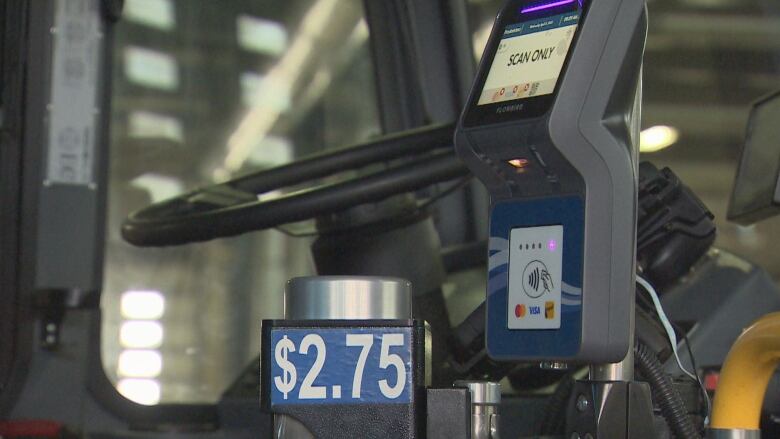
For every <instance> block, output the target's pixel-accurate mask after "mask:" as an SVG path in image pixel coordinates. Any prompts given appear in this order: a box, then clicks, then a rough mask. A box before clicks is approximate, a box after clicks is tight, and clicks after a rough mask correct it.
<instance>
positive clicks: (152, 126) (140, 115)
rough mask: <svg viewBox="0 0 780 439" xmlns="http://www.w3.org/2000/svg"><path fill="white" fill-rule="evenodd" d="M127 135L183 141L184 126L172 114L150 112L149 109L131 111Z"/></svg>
mask: <svg viewBox="0 0 780 439" xmlns="http://www.w3.org/2000/svg"><path fill="white" fill-rule="evenodd" d="M127 125H128V136H130V137H134V138H142V139H143V138H157V139H168V140H172V141H174V142H178V143H183V142H184V128H183V127H182V125H181V121H180V120H179V119H178V118H176V117H173V116H166V115H164V114H157V113H152V112H149V111H133V112H131V113H130V116H129V117H128V124H127Z"/></svg>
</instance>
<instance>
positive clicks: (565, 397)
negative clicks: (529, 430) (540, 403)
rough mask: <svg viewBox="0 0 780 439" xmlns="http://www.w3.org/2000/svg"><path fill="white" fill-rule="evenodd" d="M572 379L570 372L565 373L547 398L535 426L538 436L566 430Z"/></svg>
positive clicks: (572, 384) (556, 433) (560, 433)
mask: <svg viewBox="0 0 780 439" xmlns="http://www.w3.org/2000/svg"><path fill="white" fill-rule="evenodd" d="M574 381H575V380H574V376H573V375H572V374H569V375H566V376H565V377H563V379H561V381H560V383H558V386H556V388H555V392H553V394H552V395H550V397H549V398H548V399H547V402H546V403H545V405H544V414H543V415H542V418H541V419H540V420H539V423H538V424H537V426H536V433H537V434H538V435H539V436H555V435H562V434H564V433H565V432H566V408H567V405H568V404H569V398H570V397H571V392H572V390H573V389H574Z"/></svg>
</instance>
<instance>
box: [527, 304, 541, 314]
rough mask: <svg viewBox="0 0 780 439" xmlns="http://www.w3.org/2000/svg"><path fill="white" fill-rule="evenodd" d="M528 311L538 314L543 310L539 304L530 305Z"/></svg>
mask: <svg viewBox="0 0 780 439" xmlns="http://www.w3.org/2000/svg"><path fill="white" fill-rule="evenodd" d="M528 312H529V313H531V315H532V316H538V315H539V314H541V313H542V310H541V308H539V307H538V306H531V307H528Z"/></svg>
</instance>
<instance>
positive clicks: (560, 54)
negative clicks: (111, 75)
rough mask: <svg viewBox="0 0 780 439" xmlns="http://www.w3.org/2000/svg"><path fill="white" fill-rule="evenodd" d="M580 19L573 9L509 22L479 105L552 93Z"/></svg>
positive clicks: (578, 12)
mask: <svg viewBox="0 0 780 439" xmlns="http://www.w3.org/2000/svg"><path fill="white" fill-rule="evenodd" d="M579 19H580V11H570V12H566V13H564V14H559V15H554V16H552V17H545V18H541V19H535V20H529V21H525V22H522V23H516V24H512V25H509V26H507V27H506V28H505V29H504V35H503V37H502V39H501V42H500V43H499V46H498V50H497V52H496V56H495V57H494V58H493V64H492V66H491V67H490V71H489V73H488V76H487V79H486V80H485V86H484V87H483V88H482V94H481V95H480V97H479V101H478V102H477V105H485V104H493V103H497V102H505V101H512V100H516V99H525V98H530V97H534V96H543V95H548V94H551V93H553V92H554V91H555V85H556V83H557V82H558V76H560V74H561V69H562V68H563V63H564V61H565V60H566V54H567V53H568V52H569V47H570V46H571V42H572V39H573V38H574V32H575V30H576V29H577V23H578V22H579Z"/></svg>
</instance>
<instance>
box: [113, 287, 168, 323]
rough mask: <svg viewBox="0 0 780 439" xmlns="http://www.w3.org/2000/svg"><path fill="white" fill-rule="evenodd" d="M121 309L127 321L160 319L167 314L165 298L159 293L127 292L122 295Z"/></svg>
mask: <svg viewBox="0 0 780 439" xmlns="http://www.w3.org/2000/svg"><path fill="white" fill-rule="evenodd" d="M120 309H121V312H122V317H124V318H126V319H133V320H154V319H159V318H160V317H162V316H163V314H164V313H165V297H164V296H163V295H162V293H160V292H159V291H138V290H137V291H133V290H131V291H126V292H124V293H123V294H122V299H121V300H120Z"/></svg>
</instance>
